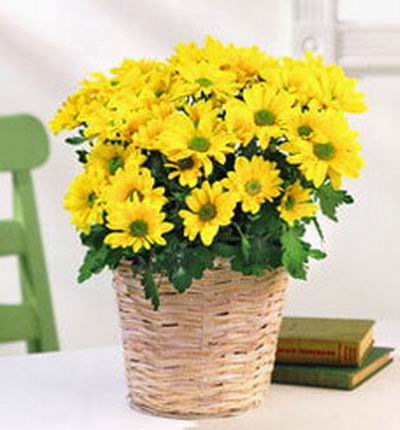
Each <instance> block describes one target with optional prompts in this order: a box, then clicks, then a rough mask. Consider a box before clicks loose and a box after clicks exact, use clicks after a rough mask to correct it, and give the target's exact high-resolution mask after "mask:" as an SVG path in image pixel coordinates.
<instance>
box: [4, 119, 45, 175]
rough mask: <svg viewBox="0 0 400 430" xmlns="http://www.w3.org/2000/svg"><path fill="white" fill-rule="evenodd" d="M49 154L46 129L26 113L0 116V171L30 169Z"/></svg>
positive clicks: (38, 164) (39, 163)
mask: <svg viewBox="0 0 400 430" xmlns="http://www.w3.org/2000/svg"><path fill="white" fill-rule="evenodd" d="M48 156H49V145H48V140H47V136H46V131H45V129H44V127H43V125H42V124H41V122H40V121H39V120H37V119H36V118H35V117H33V116H31V115H28V114H21V115H8V116H2V117H0V171H17V170H30V169H33V168H35V167H37V166H40V165H41V164H42V163H44V162H45V161H46V160H47V158H48Z"/></svg>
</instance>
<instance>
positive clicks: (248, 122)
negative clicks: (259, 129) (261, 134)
mask: <svg viewBox="0 0 400 430" xmlns="http://www.w3.org/2000/svg"><path fill="white" fill-rule="evenodd" d="M225 110H226V117H225V121H226V127H227V129H228V131H229V132H231V133H232V134H233V135H234V136H235V137H236V140H237V141H238V142H240V143H241V144H242V145H247V144H248V143H250V142H251V140H252V139H253V137H254V135H255V132H256V125H255V123H254V114H253V112H251V110H250V109H247V108H246V107H245V106H244V104H243V103H242V102H240V101H239V100H231V101H229V102H228V103H227V104H226V105H225Z"/></svg>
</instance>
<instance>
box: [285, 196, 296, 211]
mask: <svg viewBox="0 0 400 430" xmlns="http://www.w3.org/2000/svg"><path fill="white" fill-rule="evenodd" d="M295 204H296V200H295V199H294V198H293V197H292V196H288V198H287V199H286V202H285V209H287V210H288V211H290V210H292V209H293V208H294V205H295Z"/></svg>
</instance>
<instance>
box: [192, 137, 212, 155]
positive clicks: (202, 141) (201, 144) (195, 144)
mask: <svg viewBox="0 0 400 430" xmlns="http://www.w3.org/2000/svg"><path fill="white" fill-rule="evenodd" d="M210 146H211V144H210V141H209V140H208V139H206V138H205V137H201V136H195V137H193V139H192V140H191V141H190V142H189V149H192V150H193V151H197V152H207V151H208V150H209V149H210Z"/></svg>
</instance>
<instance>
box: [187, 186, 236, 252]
mask: <svg viewBox="0 0 400 430" xmlns="http://www.w3.org/2000/svg"><path fill="white" fill-rule="evenodd" d="M186 205H187V207H188V208H189V210H181V211H179V216H180V217H181V218H183V225H184V227H185V228H184V234H185V236H186V237H188V238H189V240H194V239H195V238H196V236H197V235H198V234H199V235H200V238H201V241H202V242H203V244H204V245H206V246H209V245H211V243H212V242H213V240H214V237H215V236H216V235H217V233H218V230H219V228H220V227H222V226H226V225H229V224H230V222H231V219H232V217H233V215H234V209H235V206H236V198H235V196H234V195H233V194H232V193H227V192H224V191H223V187H222V184H221V183H220V182H215V183H214V184H212V185H210V183H209V182H203V184H202V186H201V188H195V189H193V190H192V192H191V193H190V195H189V196H188V197H186Z"/></svg>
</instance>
